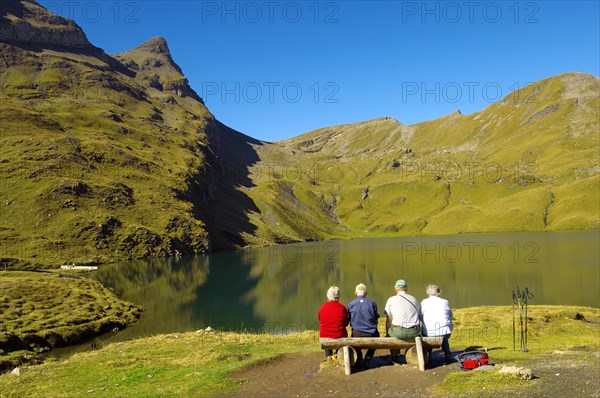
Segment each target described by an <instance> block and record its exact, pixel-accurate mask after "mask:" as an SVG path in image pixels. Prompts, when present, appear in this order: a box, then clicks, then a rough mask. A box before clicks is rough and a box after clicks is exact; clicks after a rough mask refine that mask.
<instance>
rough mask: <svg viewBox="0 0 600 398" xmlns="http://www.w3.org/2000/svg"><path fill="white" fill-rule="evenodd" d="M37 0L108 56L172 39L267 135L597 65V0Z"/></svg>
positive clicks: (594, 70)
mask: <svg viewBox="0 0 600 398" xmlns="http://www.w3.org/2000/svg"><path fill="white" fill-rule="evenodd" d="M40 3H41V4H42V5H44V6H46V7H47V8H48V9H49V10H51V11H52V12H55V13H58V14H60V15H62V16H65V17H68V18H72V19H74V20H75V21H76V22H77V23H78V24H79V25H80V26H81V27H82V28H83V29H84V30H85V32H86V33H87V35H88V38H89V39H90V41H91V42H92V43H93V44H94V45H96V46H98V47H101V48H103V49H104V50H105V51H106V52H107V53H118V52H123V51H127V50H129V49H131V48H133V47H136V46H137V45H139V44H141V43H142V42H144V41H146V40H148V39H150V38H152V37H155V36H163V37H165V38H166V39H167V41H168V43H169V47H170V49H171V52H172V54H173V57H174V59H175V61H176V62H177V63H178V64H179V65H180V66H181V68H182V69H183V71H184V73H185V75H186V76H187V77H188V78H189V80H190V83H191V85H192V87H193V88H194V89H195V90H196V91H197V92H198V93H199V94H200V96H202V97H203V98H204V100H205V102H206V105H207V106H208V108H209V109H210V111H211V112H212V113H213V114H214V115H215V116H216V117H217V118H218V119H219V120H220V121H222V122H223V123H225V124H227V125H229V126H230V127H232V128H234V129H236V130H238V131H241V132H243V133H245V134H248V135H250V136H252V137H255V138H259V139H262V140H266V141H275V140H280V139H285V138H290V137H293V136H295V135H298V134H301V133H304V132H307V131H310V130H313V129H316V128H320V127H325V126H330V125H335V124H342V123H350V122H358V121H362V120H367V119H372V118H376V117H381V116H392V117H395V118H396V119H398V120H400V121H401V122H403V123H407V124H411V123H417V122H420V121H424V120H430V119H434V118H437V117H440V116H443V115H445V114H448V113H451V112H453V111H455V110H456V109H460V110H461V112H463V113H465V114H467V113H472V112H476V111H479V110H481V109H483V108H485V107H486V106H488V105H489V104H491V103H493V102H495V101H497V100H499V99H501V98H502V97H504V96H505V95H507V94H508V93H510V92H511V91H513V90H514V89H515V88H519V87H523V86H525V85H527V84H529V83H531V82H535V81H537V80H540V79H543V78H546V77H549V76H553V75H557V74H560V73H564V72H574V71H576V72H586V73H591V74H594V75H595V76H598V75H599V74H600V27H599V24H600V22H599V20H600V8H599V3H600V2H598V1H581V2H575V1H568V2H567V1H564V2H563V1H521V2H517V1H427V2H423V1H379V2H378V1H369V2H367V1H320V2H316V1H270V0H265V1H230V2H223V1H197V0H189V1H179V0H175V1H172V0H171V1H164V0H151V1H114V0H108V1H86V0H68V1H67V0H65V1H46V0H41V1H40Z"/></svg>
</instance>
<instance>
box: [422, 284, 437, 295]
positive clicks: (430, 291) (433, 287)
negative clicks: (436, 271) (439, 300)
mask: <svg viewBox="0 0 600 398" xmlns="http://www.w3.org/2000/svg"><path fill="white" fill-rule="evenodd" d="M425 293H427V295H428V296H436V297H439V295H440V293H441V291H440V288H439V286H438V285H429V286H427V289H425Z"/></svg>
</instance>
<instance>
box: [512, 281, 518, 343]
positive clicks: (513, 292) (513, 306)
mask: <svg viewBox="0 0 600 398" xmlns="http://www.w3.org/2000/svg"><path fill="white" fill-rule="evenodd" d="M516 301H517V295H516V294H515V291H514V290H513V291H512V321H513V324H512V328H513V329H512V332H513V351H516V349H517V348H516V345H515V344H516V342H515V304H516Z"/></svg>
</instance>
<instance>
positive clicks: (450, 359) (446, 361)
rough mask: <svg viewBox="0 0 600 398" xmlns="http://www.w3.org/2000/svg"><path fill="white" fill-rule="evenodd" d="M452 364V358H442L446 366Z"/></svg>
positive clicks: (448, 356)
mask: <svg viewBox="0 0 600 398" xmlns="http://www.w3.org/2000/svg"><path fill="white" fill-rule="evenodd" d="M453 362H454V358H452V355H446V356H444V363H445V364H446V365H448V364H451V363H453Z"/></svg>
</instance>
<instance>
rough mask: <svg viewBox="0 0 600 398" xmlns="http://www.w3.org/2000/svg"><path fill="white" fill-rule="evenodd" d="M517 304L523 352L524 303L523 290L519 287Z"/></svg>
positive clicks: (520, 344)
mask: <svg viewBox="0 0 600 398" xmlns="http://www.w3.org/2000/svg"><path fill="white" fill-rule="evenodd" d="M517 304H518V307H519V349H521V350H523V301H522V295H521V290H520V289H519V288H518V287H517Z"/></svg>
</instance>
